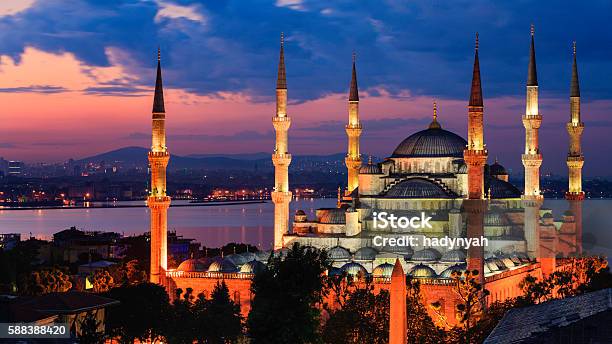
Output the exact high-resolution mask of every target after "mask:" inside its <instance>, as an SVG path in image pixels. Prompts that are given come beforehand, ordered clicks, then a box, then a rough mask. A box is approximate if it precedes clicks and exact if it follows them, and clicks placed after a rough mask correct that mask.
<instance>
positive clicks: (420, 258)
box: [410, 248, 440, 262]
mask: <svg viewBox="0 0 612 344" xmlns="http://www.w3.org/2000/svg"><path fill="white" fill-rule="evenodd" d="M438 259H440V252H438V251H436V250H435V249H433V248H426V249H423V250H420V251H416V252H415V253H414V254H413V255H412V258H411V259H410V260H413V261H417V262H434V261H436V260H438Z"/></svg>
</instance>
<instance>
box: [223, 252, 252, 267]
mask: <svg viewBox="0 0 612 344" xmlns="http://www.w3.org/2000/svg"><path fill="white" fill-rule="evenodd" d="M225 259H227V260H229V261H230V262H232V263H233V264H234V265H236V266H240V265H242V264H244V263H246V262H247V261H248V260H247V259H246V258H245V257H243V256H242V255H240V254H236V253H234V254H230V255H229V256H226V257H225Z"/></svg>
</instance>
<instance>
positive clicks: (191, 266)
mask: <svg viewBox="0 0 612 344" xmlns="http://www.w3.org/2000/svg"><path fill="white" fill-rule="evenodd" d="M176 269H177V270H178V271H206V264H205V263H204V262H202V261H201V260H199V259H194V258H190V259H187V260H184V261H183V262H182V263H181V264H179V266H178V268H176Z"/></svg>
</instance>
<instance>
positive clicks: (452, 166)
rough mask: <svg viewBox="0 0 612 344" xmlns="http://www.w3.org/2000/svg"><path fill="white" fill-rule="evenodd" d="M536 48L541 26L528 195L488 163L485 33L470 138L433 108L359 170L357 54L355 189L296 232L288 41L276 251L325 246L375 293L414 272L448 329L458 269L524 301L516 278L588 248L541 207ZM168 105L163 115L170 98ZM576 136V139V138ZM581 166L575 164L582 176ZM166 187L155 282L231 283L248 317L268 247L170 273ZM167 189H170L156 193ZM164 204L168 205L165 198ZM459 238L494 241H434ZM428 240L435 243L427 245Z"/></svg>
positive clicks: (352, 115) (351, 143)
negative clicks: (385, 223) (454, 244)
mask: <svg viewBox="0 0 612 344" xmlns="http://www.w3.org/2000/svg"><path fill="white" fill-rule="evenodd" d="M534 44H535V43H534V35H533V30H532V34H531V50H530V62H529V68H528V70H529V73H528V81H527V106H526V109H527V111H526V114H525V115H524V116H523V124H524V126H525V130H526V134H525V135H526V147H525V154H524V155H523V157H522V158H523V163H524V165H525V187H524V190H523V192H521V191H520V190H519V189H518V188H517V187H516V186H514V185H512V184H511V183H509V182H508V173H507V171H506V169H505V168H504V167H503V166H502V165H501V164H500V163H499V162H498V161H497V160H496V161H495V162H494V163H493V164H490V165H489V164H487V157H488V154H489V152H488V151H487V148H486V144H485V136H484V128H485V112H484V101H483V95H482V85H481V78H480V62H479V55H478V53H479V47H478V38H477V40H476V49H475V52H474V65H473V71H472V86H471V90H470V98H469V103H468V114H467V115H468V116H467V120H468V135H467V137H468V139H467V140H465V139H464V138H463V137H461V136H460V135H458V134H456V133H453V132H451V131H448V130H445V129H443V124H442V121H441V120H440V119H439V116H438V109H437V107H436V106H435V105H434V110H433V116H432V121H431V123H430V124H429V126H428V127H427V128H425V129H424V130H421V131H419V132H417V133H414V134H412V135H410V136H408V137H407V138H405V139H404V140H403V141H401V142H400V143H399V145H398V146H397V147H396V148H395V150H394V151H393V152H392V153H391V155H390V156H389V157H388V158H386V159H385V160H384V161H383V162H381V163H377V164H374V163H373V162H372V161H371V160H370V161H369V162H368V164H366V165H363V166H362V165H361V156H360V152H359V138H360V135H361V134H362V127H361V123H360V122H359V96H358V89H357V71H356V66H355V60H354V59H353V68H352V76H351V83H350V90H349V98H348V107H349V111H348V113H349V121H348V124H347V126H346V133H347V136H348V151H347V157H346V160H345V161H346V166H347V169H348V180H347V185H348V188H347V192H346V193H345V194H344V195H340V196H341V197H340V198H341V199H340V201H339V203H338V207H337V208H327V209H317V210H316V218H312V219H309V218H308V216H307V215H306V213H305V212H304V211H301V210H300V211H298V212H296V214H295V216H294V221H293V224H292V225H291V226H290V225H289V202H290V201H291V192H290V191H289V179H288V166H289V164H290V162H291V155H290V154H289V149H288V145H287V143H288V129H289V126H290V123H291V120H290V118H289V117H288V115H287V80H286V70H285V56H284V45H283V42H282V38H281V47H280V61H279V68H278V79H277V87H276V100H277V106H276V115H275V116H274V117H273V120H272V121H273V125H274V129H275V131H276V144H275V149H274V154H273V155H272V160H273V162H274V166H275V190H274V192H273V195H272V199H273V202H274V208H275V210H274V220H275V223H274V243H273V248H274V250H276V252H278V253H279V254H282V253H283V252H284V250H286V249H287V247H289V246H290V245H292V244H293V243H295V242H298V243H300V244H302V245H305V246H310V247H315V248H321V249H327V250H328V253H329V257H330V259H331V260H332V263H333V266H334V267H333V268H332V269H331V270H330V271H328V273H329V274H339V273H343V272H344V273H346V274H348V275H351V276H357V277H361V276H366V275H370V276H371V277H372V278H373V280H374V281H375V290H380V289H388V288H389V287H390V286H391V285H393V283H392V282H391V276H392V273H393V271H395V273H396V274H397V271H402V274H403V271H405V272H406V273H407V274H408V275H410V276H412V277H413V278H418V279H420V282H421V290H422V293H423V296H424V297H425V300H426V301H427V302H428V303H432V302H439V303H440V304H441V305H442V306H441V311H442V312H443V314H444V315H445V317H446V319H447V320H448V321H449V322H450V323H453V322H455V321H456V320H455V319H456V317H455V311H456V309H455V306H456V304H457V302H458V300H457V296H456V294H455V293H454V292H453V280H452V279H451V274H452V272H453V271H457V270H465V269H466V268H469V269H476V270H479V271H480V272H481V273H480V278H481V283H483V284H485V287H486V288H487V289H488V290H489V291H490V295H489V296H488V299H487V301H488V302H493V301H497V300H505V299H507V298H510V297H515V296H518V295H519V294H520V289H519V287H518V285H519V282H520V281H521V280H522V279H524V278H525V277H526V276H527V275H532V276H535V277H538V278H541V277H542V276H544V275H547V274H549V273H551V272H553V271H555V270H556V269H559V268H562V267H563V260H557V259H556V258H557V256H568V255H570V254H575V253H579V252H580V251H581V250H580V248H579V246H580V238H578V235H579V234H580V233H581V228H580V227H581V224H580V223H579V222H578V220H579V219H581V218H578V217H577V216H575V213H573V212H572V211H568V212H566V213H565V214H564V215H563V218H562V220H560V221H556V220H555V219H554V217H553V215H552V214H551V211H550V210H546V209H542V208H541V201H542V195H541V192H540V191H539V164H541V159H542V157H541V154H540V153H539V146H538V139H537V128H538V127H539V125H540V123H541V120H542V117H541V115H540V114H539V112H538V106H537V92H538V90H537V77H536V74H535V48H534V47H535V45H534ZM160 73H161V72H160V69H159V61H158V80H159V82H158V85H159V90H158V85H156V96H155V102H157V101H158V92H159V94H161V74H160ZM577 83H578V81H577V72H576V80H575V81H572V85H574V84H576V85H577ZM573 88H574V86H572V89H573ZM574 94H575V92H574V91H572V98H571V99H572V100H571V102H572V104H573V105H572V118H576V115H575V111H576V110H575V108H576V105H575V104H576V96H575V95H574ZM162 101H163V99H162ZM156 104H157V103H156ZM578 104H579V101H578ZM161 106H162V109H163V103H162V105H161ZM154 108H155V106H154ZM156 114H157V115H158V116H160V114H161V113H160V112H156V111H155V110H154V120H155V116H156ZM574 122H575V120H572V123H574ZM576 123H578V124H576V125H577V126H581V125H582V122H580V121H579V120H578V122H576ZM161 124H163V122H161ZM157 125H160V124H157ZM572 125H574V124H572ZM582 126H583V125H582ZM155 128H156V122H154V132H153V142H154V145H153V146H154V148H153V149H152V151H153V152H152V153H151V154H154V157H156V156H157V155H160V156H162V155H163V154H166V155H163V156H165V158H164V159H165V160H163V159H162V160H161V161H162V162H163V164H160V163H159V162H158V160H156V159H153V160H151V161H152V163H153V162H156V163H158V164H160V165H159V166H160V167H159V169H158V170H157V172H156V173H157V174H156V176H161V173H162V172H164V174H163V175H164V177H165V166H166V165H165V164H167V151H166V148H165V145H158V146H156V144H155V142H157V141H159V140H160V139H159V137H160V136H159V135H160V134H159V133H158V132H156V131H155V130H156V129H155ZM162 128H163V126H162ZM365 129H367V128H365ZM570 129H571V130H572V133H573V132H577V131H578V129H574V127H572V128H570V125H569V124H568V131H570ZM364 133H367V132H365V131H364ZM570 134H571V133H570ZM575 136H576V135H575ZM578 136H579V135H578ZM156 137H157V138H156ZM156 140H157V141H156ZM577 140H578V142H579V137H578V139H577ZM575 141H576V139H575V138H574V139H572V142H575ZM155 147H157V148H155ZM576 147H577V146H576V144H575V143H573V145H572V146H571V147H570V150H571V152H573V153H572V154H574V155H576V156H577V154H580V157H582V155H581V154H582V153H581V151H580V150H579V148H578V150H577V148H576ZM578 147H579V145H578ZM572 149H573V150H572ZM568 159H569V158H568ZM573 159H577V158H575V157H574V158H573ZM572 161H574V160H572ZM162 166H163V168H162ZM568 166H570V163H569V160H568ZM581 166H582V165H580V166H578V164H575V163H572V164H571V168H574V169H576V168H581ZM576 176H580V174H579V173H578V172H575V171H574V177H572V178H573V179H572V180H573V182H570V183H574V184H576V181H575V180H576V178H577V177H576ZM154 180H155V181H156V182H157V178H153V173H152V185H153V181H154ZM160 180H161V179H160ZM574 184H572V185H574ZM156 185H157V184H156ZM159 185H160V186H158V187H157V188H156V189H152V192H153V190H156V193H155V195H153V194H152V196H151V197H150V198H149V200H150V201H149V202H151V200H152V198H153V201H154V202H153V204H163V205H165V208H163V207H162V208H160V210H159V211H158V213H157V214H159V215H155V216H153V212H152V222H151V231H152V240H151V250H152V252H151V257H152V266H151V275H152V281H153V280H154V277H153V276H155V274H156V273H157V272H158V271H159V272H160V273H161V275H160V276H163V277H165V278H164V280H163V281H162V280H160V281H159V283H162V284H163V285H165V286H166V288H167V290H168V294H169V295H174V290H175V289H176V288H182V289H183V290H184V289H185V288H192V289H193V290H194V293H195V294H199V293H203V294H204V295H206V296H208V295H209V293H210V292H211V291H212V290H213V288H214V286H215V284H216V283H217V282H219V281H221V280H224V281H225V282H226V283H227V285H228V288H229V290H230V295H232V297H233V299H234V301H235V302H237V303H239V304H240V305H241V307H242V308H241V309H242V312H243V314H246V313H248V310H249V305H250V300H251V298H252V295H251V291H250V281H251V279H252V277H253V274H254V273H255V272H256V271H257V270H258V269H265V262H266V261H267V259H268V257H269V256H270V254H271V252H258V253H250V252H247V253H243V254H234V255H230V256H227V257H216V258H212V259H210V258H206V259H193V258H192V259H187V260H185V261H184V262H182V263H181V264H180V265H179V266H178V268H177V269H173V270H167V269H166V265H165V259H166V257H165V255H166V253H165V252H166V248H165V245H166V244H165V242H164V241H163V240H164V239H162V238H161V237H160V235H161V236H162V237H164V233H165V211H166V210H165V209H167V205H168V204H169V198H167V196H166V195H165V178H164V179H163V184H159ZM161 185H163V193H162V192H161V190H159V188H161ZM152 188H153V187H152ZM572 190H573V191H571V192H573V193H570V196H568V198H571V199H572V200H575V201H576V202H581V199H580V197H577V196H571V195H575V194H576V192H577V191H575V189H572ZM580 192H581V191H580ZM158 198H159V199H160V201H159V202H162V203H159V202H158V200H157V199H158ZM150 204H151V203H150ZM576 207H578V206H575V205H574V206H571V207H570V209H571V210H575V209H576ZM580 207H581V205H580ZM382 212H386V213H392V214H394V215H396V216H405V217H414V216H419V215H421V213H427V214H428V215H429V216H430V217H431V221H429V224H430V225H431V226H430V227H423V228H418V229H412V228H410V229H409V228H399V227H398V228H383V229H381V228H378V227H377V226H376V225H375V223H374V218H375V216H376V215H375V213H378V214H380V213H382ZM162 215H163V217H160V216H162ZM154 219H155V221H154ZM162 219H163V223H162ZM153 233H156V235H157V238H158V239H156V240H153ZM405 236H411V237H414V238H416V239H417V244H414V245H410V246H401V247H398V246H391V245H385V244H383V245H379V244H378V243H377V238H383V237H384V238H387V239H390V238H394V239H398V238H401V237H405ZM460 238H464V239H470V240H472V239H473V240H478V239H482V238H486V244H481V245H472V247H471V248H470V249H464V248H463V247H459V248H449V247H444V246H435V247H434V245H432V244H431V240H432V239H445V240H449V239H460ZM427 240H429V243H430V244H427V243H428V241H427ZM481 241H482V242H484V240H481ZM153 258H155V259H153ZM162 258H163V259H162ZM154 261H155V263H154ZM394 263H396V264H400V267H401V269H399V268H398V267H397V266H396V267H395V269H394V265H393V264H394ZM154 264H155V266H154ZM400 316H401V315H400Z"/></svg>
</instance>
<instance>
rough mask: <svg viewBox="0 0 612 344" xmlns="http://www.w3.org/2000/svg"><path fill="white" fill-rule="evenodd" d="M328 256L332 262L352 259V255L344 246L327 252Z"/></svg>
mask: <svg viewBox="0 0 612 344" xmlns="http://www.w3.org/2000/svg"><path fill="white" fill-rule="evenodd" d="M327 256H328V257H329V259H331V260H349V259H350V258H351V253H350V252H349V250H347V249H345V248H344V247H342V246H335V247H332V248H330V249H329V251H327Z"/></svg>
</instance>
